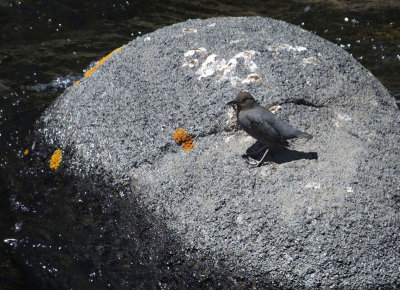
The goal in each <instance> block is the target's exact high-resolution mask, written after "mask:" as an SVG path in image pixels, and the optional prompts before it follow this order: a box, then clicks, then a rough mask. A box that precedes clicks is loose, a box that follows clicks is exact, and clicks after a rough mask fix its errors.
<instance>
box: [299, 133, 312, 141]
mask: <svg viewBox="0 0 400 290" xmlns="http://www.w3.org/2000/svg"><path fill="white" fill-rule="evenodd" d="M297 137H298V138H304V139H311V138H312V137H313V136H312V135H310V134H308V133H305V132H301V131H299V133H298V134H297Z"/></svg>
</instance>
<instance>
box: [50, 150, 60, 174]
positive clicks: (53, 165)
mask: <svg viewBox="0 0 400 290" xmlns="http://www.w3.org/2000/svg"><path fill="white" fill-rule="evenodd" d="M61 161H62V153H61V150H60V149H57V150H56V151H54V153H53V155H52V156H51V158H50V169H53V170H57V169H58V166H60V163H61Z"/></svg>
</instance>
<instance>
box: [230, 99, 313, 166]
mask: <svg viewBox="0 0 400 290" xmlns="http://www.w3.org/2000/svg"><path fill="white" fill-rule="evenodd" d="M227 105H236V116H237V121H238V123H239V124H240V126H241V127H242V128H243V130H245V131H246V132H247V133H248V134H249V135H250V136H252V137H253V138H255V139H257V140H258V141H260V142H261V143H263V144H264V145H265V146H264V147H263V148H261V149H264V148H265V147H267V150H266V151H265V153H264V156H263V157H262V158H261V160H260V161H259V162H258V163H257V165H256V166H257V167H258V166H260V165H261V164H262V163H263V161H264V159H265V157H266V156H267V153H268V151H269V150H270V149H272V148H273V147H274V146H276V145H278V146H279V145H280V146H284V147H286V146H288V143H287V141H286V140H289V139H293V138H305V139H311V138H312V137H313V136H312V135H310V134H307V133H304V132H302V131H300V130H297V129H295V128H293V127H292V126H290V125H289V124H287V123H285V122H283V121H282V120H280V119H279V118H278V117H277V116H276V115H275V114H273V113H272V112H270V111H269V110H267V109H266V108H264V107H262V106H260V105H259V104H258V103H257V101H256V100H255V99H254V98H253V97H252V95H250V94H249V93H247V92H240V93H239V94H238V95H237V97H236V99H234V100H233V101H230V102H229V103H227Z"/></svg>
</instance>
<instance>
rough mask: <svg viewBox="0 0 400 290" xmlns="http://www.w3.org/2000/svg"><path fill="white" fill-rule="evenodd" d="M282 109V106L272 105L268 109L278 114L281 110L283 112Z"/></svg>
mask: <svg viewBox="0 0 400 290" xmlns="http://www.w3.org/2000/svg"><path fill="white" fill-rule="evenodd" d="M281 109H282V107H281V106H280V105H272V106H270V107H269V108H268V110H270V111H271V112H272V113H274V114H276V112H278V111H279V110H281Z"/></svg>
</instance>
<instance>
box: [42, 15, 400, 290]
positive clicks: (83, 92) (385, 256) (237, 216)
mask: <svg viewBox="0 0 400 290" xmlns="http://www.w3.org/2000/svg"><path fill="white" fill-rule="evenodd" d="M91 72H93V73H92V74H91V75H90V76H88V77H86V78H84V79H82V80H81V81H80V83H79V84H77V85H76V86H74V87H71V88H69V89H67V90H66V91H65V93H64V94H63V95H62V96H60V97H59V98H58V99H57V101H56V102H55V103H54V104H53V105H52V106H51V107H49V108H48V110H47V111H46V112H45V113H44V115H43V118H42V128H41V129H40V130H39V133H40V134H41V136H44V137H45V138H44V139H45V140H46V143H47V144H49V145H51V146H56V147H60V148H61V150H62V151H63V152H68V154H66V155H64V161H63V162H64V170H65V169H68V170H67V171H68V172H69V173H72V174H74V175H76V176H79V177H83V176H86V177H91V178H92V177H93V178H94V177H96V178H97V182H98V180H99V179H101V180H103V182H104V183H105V184H107V186H110V185H111V186H114V187H118V188H123V189H124V194H121V196H122V195H123V197H116V198H121V199H123V200H124V203H126V204H127V207H126V209H123V208H122V209H121V217H123V218H121V224H122V223H123V224H124V229H125V228H126V229H128V228H129V227H130V225H131V224H132V226H133V225H134V226H135V227H137V228H141V234H140V237H139V240H140V239H142V238H143V240H142V241H143V243H146V244H145V246H143V247H142V248H143V249H147V251H148V253H153V256H152V257H151V259H150V258H149V259H146V258H144V261H147V262H149V261H150V260H151V261H152V262H151V263H153V264H154V265H156V266H155V267H159V268H160V271H161V272H162V273H163V275H164V276H163V277H167V276H168V275H170V276H171V277H175V278H172V280H174V279H175V281H177V280H179V279H184V277H183V276H179V275H182V274H180V273H182V272H185V271H186V272H190V273H192V274H193V275H192V277H193V279H192V280H191V279H188V280H186V281H185V282H184V283H183V282H182V283H183V284H181V285H183V286H188V287H189V286H190V287H196V286H216V285H218V283H222V284H220V285H223V286H228V285H230V286H234V285H236V284H239V285H243V286H246V287H248V286H255V287H260V288H262V287H268V286H269V287H275V286H276V287H291V288H292V287H293V288H298V287H323V288H325V287H335V288H336V287H339V288H342V287H345V288H347V287H355V288H365V287H375V286H392V287H393V286H397V287H399V286H400V275H399V273H400V231H399V225H400V193H399V191H400V188H399V181H400V179H399V178H400V176H399V168H400V167H399V163H400V159H399V150H398V147H399V144H400V138H399V136H400V115H399V111H398V109H397V108H396V105H395V101H394V99H393V98H392V97H391V96H390V95H389V94H388V92H387V90H386V89H385V88H384V87H383V86H382V85H381V84H380V83H379V82H378V81H377V80H376V79H375V78H374V76H372V74H371V73H370V72H369V71H367V70H366V69H365V68H364V67H362V66H361V65H360V64H359V63H358V62H357V61H356V60H355V59H354V58H353V57H352V56H351V55H349V54H348V53H347V52H346V51H344V50H342V49H341V48H340V47H338V46H335V45H333V44H332V43H329V42H328V41H325V40H323V39H321V38H319V37H317V36H315V35H314V34H312V33H310V32H307V31H304V30H302V29H301V28H299V27H296V26H293V25H290V24H287V23H284V22H281V21H276V20H272V19H267V18H259V17H244V18H213V19H207V20H189V21H187V22H184V23H179V24H175V25H172V26H169V27H165V28H163V29H159V30H157V31H155V32H153V33H150V34H148V35H144V36H142V37H138V38H137V39H135V40H133V41H131V42H130V43H128V44H127V45H125V46H123V47H122V49H121V50H119V51H116V52H114V53H113V54H112V55H110V57H109V58H108V59H106V60H105V61H104V62H102V64H101V65H98V66H97V69H96V70H95V71H94V70H92V71H91ZM241 90H246V91H249V92H250V93H251V94H252V95H253V96H254V97H255V98H256V99H258V100H259V101H260V103H261V104H262V105H265V106H271V105H275V108H280V109H279V110H277V112H276V113H277V114H278V115H279V116H280V117H281V118H282V119H284V120H286V121H288V122H289V123H291V124H292V125H293V126H295V127H296V128H299V129H300V130H302V131H306V132H308V133H310V134H312V135H314V138H313V139H312V140H310V141H307V142H306V141H304V140H295V141H293V142H291V147H290V149H288V150H287V151H282V152H278V153H276V154H275V155H273V156H271V158H270V159H269V162H268V163H266V164H265V165H264V166H262V167H260V168H254V167H252V166H250V165H249V164H248V163H247V161H248V160H247V159H246V158H245V157H244V156H243V155H244V154H245V153H246V151H251V149H252V148H251V147H252V145H254V143H255V140H254V139H252V138H251V137H249V136H248V135H247V134H246V133H244V132H243V131H241V130H240V129H239V128H237V126H236V123H235V114H234V111H233V110H232V108H229V107H227V106H225V104H226V103H227V102H228V101H230V100H231V99H233V98H234V97H235V96H236V95H237V93H238V92H240V91H241ZM178 128H183V129H184V130H186V131H187V132H188V134H190V135H191V136H193V142H194V143H193V144H194V148H193V149H192V150H187V151H184V150H183V149H182V147H181V146H179V145H177V144H176V142H175V140H174V138H173V134H174V132H175V131H176V130H177V129H178ZM189 149H190V148H189ZM110 183H111V184H110ZM128 205H130V206H128ZM139 208H140V210H139ZM133 209H136V210H133ZM122 220H123V222H122ZM136 238H138V237H136ZM120 246H121V245H120ZM122 247H123V245H122ZM145 251H146V250H145ZM154 253H157V254H154ZM149 255H150V254H149ZM168 259H169V262H168V261H167V260H168ZM155 260H156V261H158V262H157V263H156V262H154V261H155ZM147 262H145V263H147ZM149 263H150V262H149ZM161 268H162V269H161ZM183 268H184V269H183ZM132 271H133V270H132ZM185 277H186V276H185ZM185 279H186V278H185ZM174 283H175V284H173V285H172V284H168V282H167V283H166V284H165V285H166V286H167V287H168V285H169V286H171V285H172V286H171V287H175V286H176V285H179V282H174ZM160 285H161V284H160ZM165 285H164V286H165Z"/></svg>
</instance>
